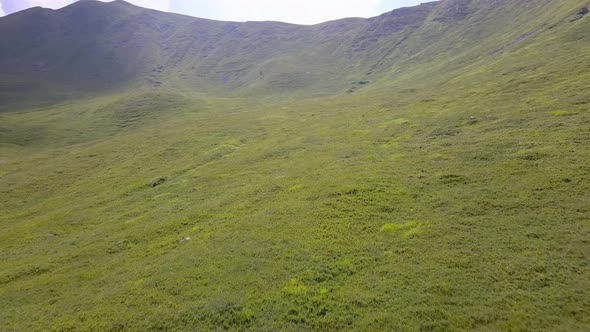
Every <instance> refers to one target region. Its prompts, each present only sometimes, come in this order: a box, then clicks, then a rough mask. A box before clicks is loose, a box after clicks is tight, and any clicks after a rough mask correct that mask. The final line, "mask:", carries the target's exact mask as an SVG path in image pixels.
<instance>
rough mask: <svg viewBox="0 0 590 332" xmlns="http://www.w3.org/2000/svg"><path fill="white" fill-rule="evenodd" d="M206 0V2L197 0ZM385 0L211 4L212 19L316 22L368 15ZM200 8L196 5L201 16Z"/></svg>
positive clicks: (265, 0) (266, 0)
mask: <svg viewBox="0 0 590 332" xmlns="http://www.w3.org/2000/svg"><path fill="white" fill-rule="evenodd" d="M197 2H201V3H203V1H197ZM380 2H381V0H362V1H359V0H280V1H278V0H255V1H254V0H216V1H210V2H209V3H208V6H209V7H208V8H207V10H206V11H207V12H209V13H210V14H209V16H213V17H211V18H215V19H222V20H232V21H265V20H273V21H283V22H290V23H301V24H312V23H320V22H324V21H328V20H333V19H339V18H343V17H368V16H371V15H373V14H374V12H375V8H376V7H377V6H378V5H379V3H380ZM199 10H200V8H194V13H192V14H195V15H197V16H198V11H199Z"/></svg>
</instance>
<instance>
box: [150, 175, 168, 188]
mask: <svg viewBox="0 0 590 332" xmlns="http://www.w3.org/2000/svg"><path fill="white" fill-rule="evenodd" d="M166 180H167V179H166V178H165V177H158V178H155V179H153V180H152V181H151V182H150V187H152V188H154V187H157V186H159V185H161V184H163V183H164V182H166Z"/></svg>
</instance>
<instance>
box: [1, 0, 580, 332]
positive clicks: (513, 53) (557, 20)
mask: <svg viewBox="0 0 590 332" xmlns="http://www.w3.org/2000/svg"><path fill="white" fill-rule="evenodd" d="M448 3H451V2H450V1H449V2H448ZM456 3H469V4H471V5H472V6H476V5H478V4H480V5H482V6H483V5H486V4H489V3H492V2H489V1H481V2H461V1H459V2H456ZM494 3H496V4H500V3H502V2H494ZM547 3H549V2H543V1H540V2H538V4H547ZM551 3H552V5H551V6H554V7H551V8H552V10H555V11H554V12H552V13H553V15H550V13H549V12H545V11H543V10H539V9H538V8H537V7H532V8H533V9H531V11H533V10H538V12H540V13H544V14H543V15H541V16H539V18H538V21H537V22H534V23H531V24H529V25H526V26H525V27H523V28H522V29H521V30H518V31H514V32H513V33H511V34H507V35H503V36H504V38H498V39H495V40H485V41H482V42H481V43H475V42H474V41H473V38H475V37H467V36H468V35H469V32H468V31H464V32H463V33H464V34H461V37H456V38H458V39H457V40H466V42H465V43H467V41H471V42H472V43H473V45H475V44H477V45H476V46H474V47H475V48H473V49H472V48H461V49H460V52H456V53H452V52H451V54H455V55H457V57H445V56H443V55H439V56H438V57H435V58H430V54H434V51H433V50H430V51H429V50H425V51H424V53H419V54H418V55H416V57H413V56H412V57H409V58H408V59H406V60H404V61H406V62H404V64H405V65H407V67H401V66H400V67H396V66H392V67H391V68H390V70H388V71H387V72H384V73H382V76H381V77H380V78H379V79H376V80H374V81H371V83H370V84H360V85H362V86H361V87H358V88H357V89H355V91H354V92H353V93H346V92H345V91H344V92H343V93H342V94H341V95H332V96H324V97H316V98H313V97H309V96H308V97H307V98H299V99H296V98H293V95H290V94H287V95H286V96H285V97H283V96H281V95H274V94H270V95H253V96H250V98H222V97H219V96H216V97H213V96H208V95H204V94H202V93H198V92H194V91H193V92H186V91H177V92H176V93H172V92H170V91H169V90H166V89H163V91H162V90H160V91H152V90H151V89H149V92H146V91H145V90H129V91H127V92H121V93H120V94H113V95H111V94H103V95H102V96H101V97H96V98H89V99H86V100H84V99H77V100H76V101H71V102H68V103H65V104H61V105H55V106H52V107H51V108H48V109H45V108H38V109H37V108H36V109H29V110H27V111H12V112H5V113H1V114H0V120H1V121H0V135H1V136H0V138H1V142H2V145H0V158H1V160H0V188H1V194H0V205H1V207H2V212H3V213H2V214H1V215H0V251H1V252H2V255H3V256H2V258H3V259H2V260H1V261H0V307H1V308H3V310H2V311H0V321H1V322H2V328H1V329H4V330H10V331H13V330H23V331H24V330H47V329H54V330H127V329H130V330H157V329H167V330H187V329H189V330H190V329H198V330H211V329H214V330H215V329H231V330H302V329H304V330H309V329H317V330H332V329H333V330H335V329H338V330H341V329H354V330H416V331H418V330H422V331H432V330H434V331H440V330H472V329H477V330H513V331H520V330H568V331H570V330H586V329H588V327H589V326H590V321H589V319H588V317H590V301H589V300H588V299H590V281H589V280H590V273H589V269H588V266H589V261H588V253H589V249H590V248H589V244H588V238H589V236H590V234H589V233H590V219H589V216H590V211H589V207H588V202H589V200H590V197H589V196H588V193H589V192H590V185H589V183H590V182H589V180H590V167H589V166H588V165H589V164H590V163H589V161H590V149H588V147H589V146H590V113H589V105H590V100H589V98H590V97H589V96H590V90H589V85H588V82H590V77H589V76H588V73H587V71H586V64H587V63H588V62H589V61H590V46H589V45H590V44H589V43H588V36H587V34H586V33H585V31H586V30H587V27H588V17H582V18H579V19H575V18H576V8H578V7H579V6H578V2H574V1H569V2H567V6H566V5H564V3H566V2H560V3H559V4H557V5H555V2H551ZM510 6H513V5H510ZM514 6H516V5H514ZM531 6H533V4H531ZM547 6H550V5H547ZM570 7H571V9H570ZM445 8H446V7H437V10H438V11H442V13H446V12H445V11H444V9H445ZM453 8H454V7H453ZM500 8H504V7H500ZM514 8H515V7H508V9H514ZM534 8H537V9H534ZM539 8H543V7H539ZM499 10H500V9H499ZM506 10H507V9H506ZM507 11H508V10H507ZM434 13H435V14H436V15H440V12H434ZM467 13H471V12H469V11H467ZM500 13H503V14H506V11H503V10H500ZM435 14H432V15H435ZM473 15H474V14H473ZM434 17H439V16H433V17H432V18H434ZM445 17H446V16H445ZM467 17H468V16H467ZM502 17H504V16H502ZM574 19H575V20H574ZM572 20H573V21H572ZM498 22H500V23H505V22H504V21H502V20H500V19H499V21H498ZM542 22H548V23H547V24H548V25H547V27H546V28H544V30H542V31H541V30H539V31H538V32H536V33H535V34H532V35H529V36H527V37H526V38H521V40H519V41H518V42H516V43H512V42H513V41H514V40H516V39H519V36H523V35H525V34H526V33H528V32H530V31H531V30H530V28H531V27H534V26H539V24H538V23H541V24H542ZM551 25H554V26H551ZM467 27H469V28H473V26H472V25H465V28H467ZM457 29H458V28H457ZM488 29H492V27H491V26H488ZM457 31H458V30H457ZM471 31H473V30H471ZM448 38H449V39H448V40H447V42H448V41H451V40H454V39H452V37H451V36H449V37H448ZM441 43H442V42H441ZM447 45H448V44H447ZM506 45H508V46H506ZM433 47H434V46H433ZM503 47H504V48H503ZM501 48H502V49H501ZM500 49H501V50H500ZM496 50H498V51H496ZM494 51H496V52H494ZM429 52H432V53H430V54H429ZM441 54H442V53H441ZM420 56H423V58H420ZM421 63H427V64H428V65H427V66H423V65H419V64H421ZM412 64H414V65H415V66H414V67H410V66H411V65H412ZM347 84H348V83H347ZM187 90H190V89H187ZM158 178H163V179H165V181H164V182H163V183H158V184H159V185H157V186H155V187H152V186H151V183H152V180H154V179H158Z"/></svg>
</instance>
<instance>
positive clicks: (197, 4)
mask: <svg viewBox="0 0 590 332" xmlns="http://www.w3.org/2000/svg"><path fill="white" fill-rule="evenodd" d="M100 1H104V2H109V1H111V0H100ZM126 1H128V2H130V3H133V4H135V5H137V6H141V7H146V8H152V9H156V10H161V11H174V12H178V13H182V14H187V15H193V16H197V17H204V18H210V19H216V20H224V21H283V22H289V23H299V24H313V23H320V22H325V21H328V20H335V19H339V18H343V17H370V16H375V15H378V14H381V13H382V12H384V11H387V10H391V9H393V8H397V7H400V6H404V5H415V4H418V3H419V2H420V0H126ZM423 1H427V0H423ZM73 2H75V0H0V4H2V5H3V6H4V7H3V8H0V15H2V14H4V13H13V12H15V11H19V10H23V9H26V8H29V7H34V6H41V7H45V8H53V9H57V8H61V7H63V6H66V5H69V4H71V3H73Z"/></svg>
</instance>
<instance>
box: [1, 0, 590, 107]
mask: <svg viewBox="0 0 590 332" xmlns="http://www.w3.org/2000/svg"><path fill="white" fill-rule="evenodd" d="M538 2H539V5H538V6H536V7H535V8H537V9H535V10H537V11H539V10H544V9H543V7H544V6H545V7H546V6H552V7H555V8H559V7H565V6H563V5H562V6H559V5H556V4H555V3H551V2H550V1H538ZM576 2H577V3H582V2H580V1H573V2H570V3H572V4H573V3H576ZM574 7H575V8H577V7H579V5H577V6H575V5H574V6H572V10H573V9H574ZM469 8H471V9H469ZM507 8H510V9H509V10H511V11H513V13H512V14H511V15H513V16H514V15H516V13H522V15H521V16H522V17H526V15H529V16H531V17H533V16H534V14H533V13H527V11H530V10H529V9H528V8H529V5H528V2H526V1H515V2H506V1H492V0H488V1H475V2H474V1H472V0H470V1H466V0H461V1H459V0H444V1H441V2H428V3H424V4H422V5H419V6H415V7H408V8H400V9H396V10H393V11H391V12H388V13H385V14H382V15H379V16H376V17H373V18H369V19H361V18H352V19H351V18H348V19H341V20H335V21H329V22H325V23H321V24H317V25H310V26H305V25H293V24H287V23H280V22H244V23H238V22H223V21H213V20H207V19H200V18H192V17H190V16H184V15H179V14H170V13H163V12H158V11H154V10H145V9H142V8H141V7H137V6H134V5H131V4H128V3H126V2H112V3H103V2H99V1H94V0H89V1H85V2H77V3H74V4H72V5H70V6H67V7H64V8H62V9H60V10H56V11H44V10H42V11H38V10H37V9H33V11H30V10H29V11H24V12H21V13H17V14H13V15H10V16H8V17H5V18H2V19H0V29H1V30H0V31H5V34H4V36H2V41H0V51H1V53H0V69H1V70H2V72H3V73H4V75H6V76H10V75H12V76H14V75H16V74H18V75H19V76H20V80H23V79H25V80H26V82H22V83H18V82H17V84H16V86H15V87H10V86H9V87H8V89H11V90H12V91H13V92H14V93H13V96H12V99H13V101H16V102H18V100H16V99H18V98H17V97H16V96H17V93H18V90H19V89H20V88H22V86H26V85H30V86H31V87H34V86H35V85H36V86H38V88H36V90H37V92H39V90H43V89H45V87H47V86H51V88H49V89H48V90H49V91H51V90H52V89H53V90H56V91H59V90H62V91H67V93H64V94H63V95H62V96H59V93H56V94H53V95H51V94H50V95H49V99H50V100H51V99H56V98H57V99H58V100H59V99H67V98H70V97H68V96H67V95H68V94H72V93H73V94H76V91H78V92H79V93H81V94H86V95H87V94H88V93H90V94H93V93H96V92H98V91H103V93H108V91H116V90H121V89H126V88H127V87H133V88H142V87H143V88H148V89H156V90H162V89H164V90H165V89H168V90H172V91H184V93H192V92H195V91H198V92H202V93H207V94H214V95H228V96H229V95H242V96H244V95H251V94H257V95H279V94H280V95H285V96H286V95H292V96H293V97H305V96H322V95H324V96H327V95H337V94H342V93H345V92H346V91H349V92H354V91H356V90H358V89H360V88H366V87H367V85H366V84H365V85H364V86H360V85H358V84H355V83H354V82H367V83H368V82H373V81H377V80H380V79H384V80H390V79H391V72H392V69H393V70H395V68H396V67H397V68H402V70H406V69H404V68H410V69H412V68H414V69H415V68H416V66H415V64H413V63H412V61H414V60H415V59H419V58H420V57H423V58H424V59H423V60H420V61H419V63H422V64H428V62H429V61H432V57H433V56H436V55H437V54H438V50H440V49H444V48H447V52H448V54H449V56H450V57H452V56H456V55H460V54H461V53H465V52H466V49H465V47H466V46H463V47H459V48H457V47H454V46H453V39H452V38H451V37H449V36H452V34H454V33H455V32H454V31H461V32H460V33H462V34H464V33H465V32H463V31H465V30H464V27H463V25H464V24H469V23H468V21H469V20H467V18H468V17H469V15H472V16H473V15H475V16H474V18H472V19H474V20H485V19H486V17H487V16H490V15H492V16H493V15H497V14H495V12H497V11H499V10H503V9H507ZM545 12H546V11H545ZM468 14H469V15H468ZM31 15H37V16H39V15H40V16H39V17H28V16H31ZM31 22H35V23H34V24H35V25H34V26H31V25H30V24H31ZM41 22H45V23H41ZM507 23H508V25H506V26H505V27H500V28H499V29H498V30H496V31H485V30H484V28H485V27H481V26H477V25H476V26H473V28H472V30H473V33H478V34H479V35H480V38H481V37H483V36H486V35H487V36H486V37H485V38H484V39H493V38H496V37H492V36H496V35H499V34H500V33H502V31H509V30H510V29H511V25H510V24H511V23H509V22H507ZM6 32H7V33H6ZM523 33H524V32H523ZM7 34H8V36H7ZM455 38H459V36H457V37H455ZM465 40H467V41H469V42H470V43H473V46H475V47H477V44H476V43H475V40H474V39H473V38H472V37H469V38H466V39H465ZM433 45H436V46H433ZM499 47H501V45H497V46H496V48H499ZM429 48H430V49H436V50H437V51H436V53H432V52H429V51H428V49H429ZM429 53H431V54H432V55H429V56H428V57H430V58H428V57H427V56H426V54H429ZM35 54H37V55H35ZM98 68H100V69H101V70H100V71H99V70H97V69H98ZM406 71H407V70H406ZM4 81H9V80H8V79H6V80H4ZM41 92H43V91H41ZM22 93H23V94H26V95H27V96H28V99H31V98H32V97H31V96H35V95H38V93H36V91H35V88H31V89H26V88H25V89H23V91H22ZM43 95H44V96H43V98H46V97H47V94H43ZM5 100H6V99H5ZM9 103H10V101H9ZM9 103H6V102H5V103H4V105H3V107H4V108H6V107H8V106H9V105H7V104H9ZM12 106H16V105H14V103H13V105H12Z"/></svg>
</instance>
